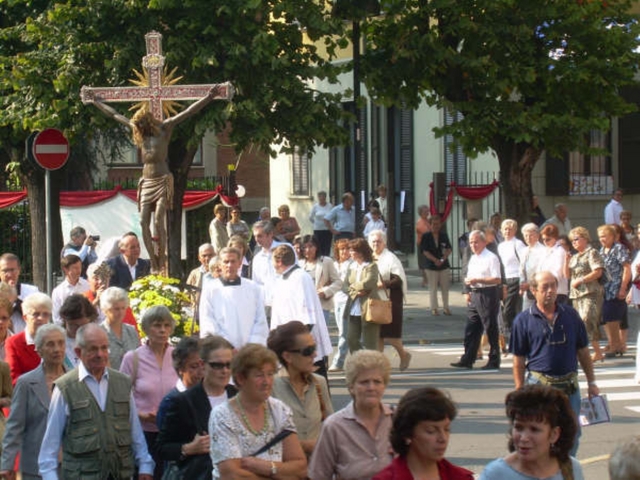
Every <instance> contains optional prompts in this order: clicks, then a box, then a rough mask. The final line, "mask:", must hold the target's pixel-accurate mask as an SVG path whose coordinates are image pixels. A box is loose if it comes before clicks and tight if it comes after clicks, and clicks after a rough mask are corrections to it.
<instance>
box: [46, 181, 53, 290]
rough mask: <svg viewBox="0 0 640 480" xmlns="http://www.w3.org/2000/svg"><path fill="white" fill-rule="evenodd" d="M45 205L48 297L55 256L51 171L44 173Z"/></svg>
mask: <svg viewBox="0 0 640 480" xmlns="http://www.w3.org/2000/svg"><path fill="white" fill-rule="evenodd" d="M44 196H45V200H44V202H45V203H44V204H45V216H46V223H45V225H46V230H47V232H46V238H47V240H46V244H47V278H46V282H45V289H46V291H47V294H48V295H51V291H52V290H53V288H52V287H53V281H52V280H53V279H52V276H53V268H52V266H53V256H52V252H51V249H52V246H51V241H52V238H51V233H52V232H51V172H50V171H49V170H45V171H44Z"/></svg>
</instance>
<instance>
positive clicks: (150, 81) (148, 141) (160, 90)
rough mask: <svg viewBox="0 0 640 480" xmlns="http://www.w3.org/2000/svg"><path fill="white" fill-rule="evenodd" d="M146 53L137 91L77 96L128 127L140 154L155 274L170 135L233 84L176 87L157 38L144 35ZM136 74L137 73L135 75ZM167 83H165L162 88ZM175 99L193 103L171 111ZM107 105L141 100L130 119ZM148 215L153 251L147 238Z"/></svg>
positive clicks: (142, 202) (143, 209) (141, 204)
mask: <svg viewBox="0 0 640 480" xmlns="http://www.w3.org/2000/svg"><path fill="white" fill-rule="evenodd" d="M145 40H146V46H147V55H146V56H145V57H144V58H143V59H142V66H143V68H144V72H145V75H144V76H142V75H139V74H138V77H139V78H141V81H140V82H136V83H137V84H138V85H140V86H137V87H86V86H84V87H82V90H81V92H80V97H81V99H82V102H83V103H84V104H88V103H92V104H94V105H95V106H96V107H97V108H98V109H99V110H100V111H102V112H103V113H105V114H106V115H108V116H109V117H111V118H113V119H114V120H116V121H117V122H119V123H121V124H123V125H126V126H127V127H129V128H131V131H132V134H133V141H134V143H135V145H136V146H137V147H138V148H139V149H140V151H141V153H142V162H143V164H144V166H143V168H142V177H141V178H140V181H139V183H138V210H139V211H140V225H141V227H142V239H143V241H144V245H145V247H146V248H147V251H148V252H149V257H150V260H151V269H152V271H153V272H155V273H158V272H162V271H165V270H166V261H167V227H166V217H167V209H170V208H171V205H172V197H173V175H172V174H171V172H170V171H169V167H168V164H167V154H168V148H169V142H170V140H171V134H172V132H173V129H174V127H175V126H176V125H178V124H179V123H181V122H183V121H184V120H186V119H187V118H189V117H191V116H193V115H194V114H196V113H197V112H199V111H200V110H202V109H203V108H204V107H206V106H207V105H208V104H209V103H211V102H212V101H214V100H231V99H232V98H233V94H234V89H233V86H232V85H231V84H230V83H228V82H226V83H221V84H209V85H176V84H175V80H174V81H169V82H167V79H166V78H165V79H164V81H163V72H164V70H163V69H164V58H165V57H164V56H163V55H162V35H161V34H160V33H158V32H149V33H147V34H146V35H145ZM136 73H137V72H136ZM167 83H168V84H167ZM177 100H197V101H196V102H194V103H192V104H191V105H190V106H189V107H188V108H187V109H185V110H183V111H182V112H180V113H177V114H175V115H173V116H168V118H164V116H165V110H166V112H167V113H174V112H175V110H174V108H173V106H174V103H175V101H177ZM106 102H144V103H143V106H141V108H139V109H138V111H137V112H136V113H135V115H133V117H132V118H131V119H129V118H127V117H125V116H124V115H121V114H120V113H118V112H117V111H116V110H115V109H113V108H112V107H111V106H109V105H107V104H106ZM151 213H153V214H154V222H153V223H154V231H155V235H156V237H157V241H158V245H157V249H156V248H154V245H153V238H152V235H151V225H150V224H151Z"/></svg>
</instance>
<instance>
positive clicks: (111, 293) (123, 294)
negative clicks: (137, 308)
mask: <svg viewBox="0 0 640 480" xmlns="http://www.w3.org/2000/svg"><path fill="white" fill-rule="evenodd" d="M118 302H126V304H127V307H128V306H129V295H128V294H127V291H126V290H124V289H122V288H120V287H109V288H107V289H106V290H105V291H104V292H102V294H101V295H100V310H102V311H103V312H104V311H106V310H109V309H110V308H111V307H113V304H114V303H118Z"/></svg>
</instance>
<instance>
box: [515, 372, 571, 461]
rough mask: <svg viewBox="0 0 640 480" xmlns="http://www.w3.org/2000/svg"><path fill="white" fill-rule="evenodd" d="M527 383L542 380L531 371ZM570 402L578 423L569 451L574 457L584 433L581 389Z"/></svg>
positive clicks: (532, 383)
mask: <svg viewBox="0 0 640 480" xmlns="http://www.w3.org/2000/svg"><path fill="white" fill-rule="evenodd" d="M525 383H526V384H527V385H535V384H538V383H541V382H540V380H538V379H537V378H534V377H533V375H531V374H530V373H527V377H526V379H525ZM569 403H570V404H571V410H573V412H574V413H575V414H576V424H577V425H578V430H576V438H575V440H574V441H573V448H572V449H571V452H569V454H570V455H571V456H572V457H575V456H576V453H578V447H579V446H580V436H581V435H582V427H581V426H580V389H577V390H576V391H575V392H573V393H572V394H571V395H569Z"/></svg>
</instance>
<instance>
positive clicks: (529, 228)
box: [520, 222, 540, 235]
mask: <svg viewBox="0 0 640 480" xmlns="http://www.w3.org/2000/svg"><path fill="white" fill-rule="evenodd" d="M520 231H521V232H522V234H523V235H524V234H525V233H527V232H535V233H540V229H539V228H538V225H536V224H535V223H533V222H530V223H525V224H524V225H523V226H522V229H521V230H520Z"/></svg>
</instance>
